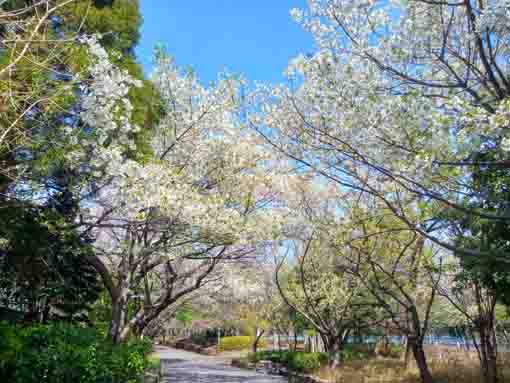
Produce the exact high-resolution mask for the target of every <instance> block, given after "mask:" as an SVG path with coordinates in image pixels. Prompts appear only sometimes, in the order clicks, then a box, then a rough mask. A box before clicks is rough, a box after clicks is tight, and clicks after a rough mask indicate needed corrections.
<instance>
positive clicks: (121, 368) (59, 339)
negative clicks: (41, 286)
mask: <svg viewBox="0 0 510 383" xmlns="http://www.w3.org/2000/svg"><path fill="white" fill-rule="evenodd" d="M0 339H2V343H0V356H1V357H2V359H1V364H0V381H3V382H12V383H32V382H33V383H46V382H48V383H50V382H51V383H53V382H59V383H60V382H62V383H68V382H69V383H71V382H72V383H74V382H77V383H117V382H118V383H121V382H122V383H131V382H138V381H139V380H140V376H141V375H142V374H143V372H144V370H145V368H146V367H147V366H148V360H147V355H148V354H149V353H150V351H151V350H152V345H151V344H150V342H147V341H134V342H130V343H127V344H122V345H120V346H112V345H111V344H109V343H107V342H104V341H102V340H99V339H100V338H99V337H98V336H97V334H96V332H95V330H94V329H89V328H82V327H77V326H72V325H67V324H58V325H50V326H43V325H36V326H32V327H25V328H21V327H14V326H9V325H5V324H2V325H0ZM5 340H7V341H5Z"/></svg>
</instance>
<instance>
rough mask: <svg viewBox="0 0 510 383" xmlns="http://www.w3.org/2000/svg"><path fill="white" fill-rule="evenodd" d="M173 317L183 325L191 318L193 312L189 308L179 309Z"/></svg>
mask: <svg viewBox="0 0 510 383" xmlns="http://www.w3.org/2000/svg"><path fill="white" fill-rule="evenodd" d="M175 319H177V320H178V321H179V322H182V323H183V324H184V325H187V324H188V323H190V322H191V321H192V320H193V313H192V312H191V311H189V310H180V311H179V312H177V314H176V315H175Z"/></svg>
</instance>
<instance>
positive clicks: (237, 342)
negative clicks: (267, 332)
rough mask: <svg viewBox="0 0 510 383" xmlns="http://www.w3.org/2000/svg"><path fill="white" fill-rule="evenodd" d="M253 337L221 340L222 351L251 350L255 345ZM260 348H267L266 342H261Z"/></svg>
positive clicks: (232, 337) (228, 337)
mask: <svg viewBox="0 0 510 383" xmlns="http://www.w3.org/2000/svg"><path fill="white" fill-rule="evenodd" d="M253 341H254V337H252V336H226V337H223V338H221V339H220V347H219V348H220V351H240V350H247V349H250V348H251V346H252V345H253ZM258 345H259V347H265V346H266V343H265V341H264V340H262V339H261V340H260V341H259V344H258Z"/></svg>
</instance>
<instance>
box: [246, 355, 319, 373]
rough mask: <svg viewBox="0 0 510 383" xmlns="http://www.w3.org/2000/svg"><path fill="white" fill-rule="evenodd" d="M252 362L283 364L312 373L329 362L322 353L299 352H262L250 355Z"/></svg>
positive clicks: (292, 368)
mask: <svg viewBox="0 0 510 383" xmlns="http://www.w3.org/2000/svg"><path fill="white" fill-rule="evenodd" d="M248 359H249V360H250V361H251V362H254V363H256V362H258V361H261V360H270V361H271V362H274V363H282V364H284V365H286V366H287V367H288V368H289V369H291V370H294V371H304V372H311V371H315V370H318V369H319V368H320V367H321V366H323V365H324V364H326V363H327V362H328V356H327V354H325V353H322V352H299V351H260V352H256V353H251V354H249V355H248Z"/></svg>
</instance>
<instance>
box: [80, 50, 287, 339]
mask: <svg viewBox="0 0 510 383" xmlns="http://www.w3.org/2000/svg"><path fill="white" fill-rule="evenodd" d="M92 46H93V47H94V48H95V49H97V55H96V56H97V57H98V58H99V61H98V64H97V65H98V68H97V69H98V73H97V81H93V82H92V84H91V86H90V87H89V88H88V93H87V96H86V98H85V100H84V112H83V118H84V119H85V120H86V121H87V122H88V124H89V125H91V126H95V128H96V129H95V130H94V132H95V134H96V135H97V137H98V139H97V141H99V143H100V145H95V143H91V145H90V146H87V145H88V140H87V137H85V138H84V139H83V140H82V141H81V147H82V148H83V152H82V153H83V156H91V153H92V156H91V159H92V161H91V162H90V166H91V167H92V168H93V169H95V171H96V172H97V173H98V175H99V176H100V179H102V180H106V181H105V182H104V184H103V186H102V187H101V188H97V186H96V191H95V198H94V200H93V201H92V202H91V203H90V204H89V205H88V206H87V205H84V206H83V209H82V215H81V217H82V222H80V224H81V225H82V226H84V227H86V229H85V230H84V234H86V235H90V236H93V237H95V238H96V241H95V247H96V255H95V256H93V257H91V258H90V262H91V264H92V265H94V266H95V267H96V269H97V271H98V272H99V273H100V274H101V276H102V278H103V281H104V283H105V286H106V287H107V289H108V291H109V293H110V295H111V298H112V323H111V326H110V335H111V337H112V340H113V341H114V342H119V341H121V340H123V339H124V338H125V337H126V336H127V335H128V334H129V332H130V331H131V330H134V331H135V332H138V333H141V332H142V331H143V329H144V328H145V327H146V326H147V325H148V324H150V322H151V321H153V320H154V319H155V318H156V317H157V316H158V315H159V314H160V313H161V312H163V311H164V310H165V309H167V308H168V307H169V306H171V305H174V304H176V303H177V302H178V300H179V299H181V298H183V297H184V296H186V295H188V294H190V293H192V292H194V291H195V290H196V289H198V288H200V287H202V286H203V285H205V284H207V283H211V282H213V281H215V280H216V278H217V274H215V273H213V271H214V270H215V269H216V268H217V266H218V265H219V264H220V263H221V262H223V261H225V260H233V259H234V260H235V259H238V258H240V257H243V256H245V255H247V254H253V253H254V252H256V251H257V245H258V243H259V242H260V241H262V240H265V239H271V238H273V236H274V235H277V233H278V227H279V224H278V222H279V220H278V217H277V214H275V213H276V212H275V210H274V209H268V208H267V205H268V204H270V203H271V202H272V201H274V199H275V196H276V193H275V190H274V185H273V184H274V183H273V181H272V179H271V173H270V169H268V168H267V167H265V166H263V162H264V161H265V160H266V159H267V158H268V153H267V151H265V150H264V148H262V147H260V146H259V145H257V142H256V141H255V140H254V139H253V138H252V137H253V135H252V132H250V131H249V130H245V129H243V128H242V126H240V125H239V124H238V123H237V113H238V108H239V96H238V91H239V87H240V86H241V84H240V83H239V81H237V80H234V79H233V78H231V77H228V76H225V77H224V78H220V79H219V80H218V82H217V84H216V85H214V86H212V87H210V88H204V87H203V86H201V85H200V83H199V82H198V80H197V79H196V77H195V76H194V75H193V74H192V73H183V72H182V71H181V70H180V69H179V68H177V67H176V66H175V64H174V63H173V62H172V60H171V59H170V58H168V57H167V56H166V55H165V54H163V53H162V52H160V53H159V54H158V55H157V60H158V66H157V69H156V70H155V72H154V74H153V78H152V81H153V82H154V84H155V86H156V87H157V89H158V90H159V93H160V95H161V98H162V100H163V107H164V117H163V118H162V120H161V122H160V124H159V125H158V126H157V127H155V129H154V139H153V142H152V149H153V152H154V156H153V158H152V159H150V160H148V161H146V162H144V163H140V162H137V161H134V160H131V159H129V158H128V157H126V156H125V155H124V153H125V150H124V149H125V148H126V147H128V148H129V147H130V145H132V140H131V136H130V133H132V132H133V131H135V132H136V131H137V130H138V129H139V128H138V127H136V126H133V125H131V124H130V122H129V121H130V119H129V112H130V110H131V107H130V104H129V102H128V101H127V100H126V98H125V94H126V92H128V90H129V86H137V85H138V84H137V83H136V82H133V81H132V80H130V79H129V77H126V76H127V75H126V74H125V73H122V72H119V71H118V70H116V69H115V68H114V67H111V66H109V64H108V61H107V58H106V57H104V55H105V52H104V51H102V50H101V48H100V47H97V46H96V45H94V42H92ZM103 58H104V60H103ZM104 76H107V77H106V78H104ZM110 137H113V138H114V139H113V140H112V139H111V138H110ZM94 142H95V141H94ZM101 143H104V145H101ZM73 155H74V156H77V155H79V153H73ZM81 162H82V161H81V160H79V161H77V163H81ZM261 164H262V165H261ZM147 278H150V279H157V280H159V281H160V282H159V284H158V286H159V289H153V291H148V290H147V289H144V285H143V283H144V281H145V280H146V279H147ZM140 293H141V294H143V295H144V304H140V305H139V307H138V309H137V310H136V312H135V313H134V315H133V316H132V317H131V318H128V307H129V303H130V302H133V300H134V299H135V297H136V296H137V295H138V294H140Z"/></svg>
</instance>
